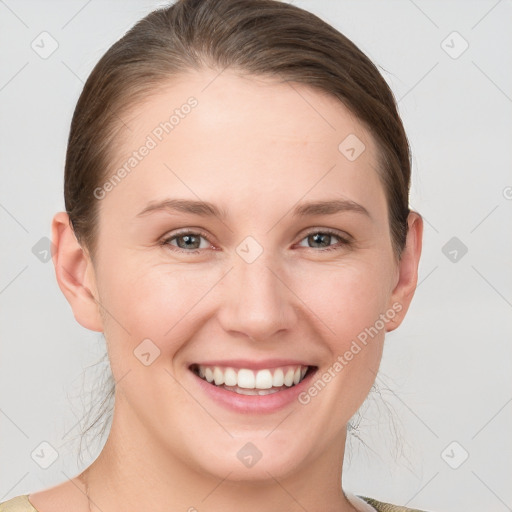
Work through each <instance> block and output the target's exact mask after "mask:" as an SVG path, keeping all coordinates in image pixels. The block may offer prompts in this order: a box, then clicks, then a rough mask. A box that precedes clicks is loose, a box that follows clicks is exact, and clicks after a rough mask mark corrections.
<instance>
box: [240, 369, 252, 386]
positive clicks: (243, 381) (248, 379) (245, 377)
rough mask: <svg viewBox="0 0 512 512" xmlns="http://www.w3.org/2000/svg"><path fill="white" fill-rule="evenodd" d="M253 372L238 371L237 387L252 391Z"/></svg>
mask: <svg viewBox="0 0 512 512" xmlns="http://www.w3.org/2000/svg"><path fill="white" fill-rule="evenodd" d="M255 381H256V379H255V377H254V372H253V371H251V370H245V369H243V370H238V387H239V388H244V389H254V388H255V387H256V386H255V385H254V384H255Z"/></svg>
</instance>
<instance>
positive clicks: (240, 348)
mask: <svg viewBox="0 0 512 512" xmlns="http://www.w3.org/2000/svg"><path fill="white" fill-rule="evenodd" d="M409 183H410V156H409V147H408V143H407V138H406V135H405V132H404V129H403V126H402V123H401V120H400V118H399V115H398V113H397V109H396V105H395V101H394V99H393V95H392V93H391V91H390V89H389V87H388V86H387V84H386V82H385V81H384V79H383V78H382V77H381V76H380V74H379V73H378V71H377V69H376V68H375V66H374V65H373V64H372V63H371V62H370V61H369V59H368V58H367V57H366V56H365V55H364V54H362V53H361V51H360V50H359V49H358V48H357V47H355V45H354V44H353V43H352V42H351V41H349V40H348V39H347V38H346V37H344V36H343V35H342V34H340V33H339V32H338V31H336V30H335V29H334V28H332V27H331V26H329V25H327V24H326V23H325V22H323V21H321V20H320V19H319V18H317V17H316V16H314V15H312V14H310V13H308V12H306V11H304V10H302V9H299V8H297V7H295V6H292V5H289V4H286V3H281V2H277V1H274V0H220V1H219V0H216V1H213V0H202V1H200V0H179V1H178V2H177V3H176V4H174V5H172V6H170V7H167V8H162V9H161V10H158V11H155V12H153V13H151V14H149V15H148V16H146V17H145V18H144V19H143V20H141V21H140V22H139V23H137V25H135V27H133V28H132V29H131V30H130V31H129V32H128V33H127V34H126V35H125V36H124V37H123V38H122V39H121V40H119V41H118V42H117V43H115V44H114V45H113V46H112V47H111V48H110V49H109V50H108V51H107V53H106V54H105V55H104V56H103V57H102V59H101V60H100V62H99V63H98V64H97V65H96V67H95V69H94V70H93V71H92V73H91V75H90V76H89V78H88V80H87V82H86V84H85V87H84V90H83V92H82V94H81V97H80V99H79V101H78V104H77V107H76V110H75V113H74V116H73V121H72V125H71V131H70V137H69V144H68V150H67V157H66V169H65V202H66V212H60V213H58V214H56V215H55V217H54V220H53V224H52V235H53V243H54V244H55V247H56V250H55V254H54V255H53V261H54V265H55V270H56V276H57V280H58V283H59V286H60V288H61V290H62V292H63V293H64V295H65V297H66V299H67V300H68V301H69V303H70V305H71V307H72V309H73V313H74V316H75V318H76V320H77V321H78V322H79V323H80V324H81V325H82V326H84V327H86V328H88V329H91V330H93V331H98V332H103V333H104V335H105V339H106V341H107V350H108V356H109V361H110V365H111V369H112V373H113V375H114V378H115V381H116V392H115V409H114V416H113V421H112V428H111V431H110V434H109V437H108V440H107V442H106V444H105V447H104V448H103V450H102V452H101V454H100V455H99V457H98V458H97V459H96V460H95V461H94V462H93V463H92V464H91V465H90V466H89V467H88V468H87V469H86V470H85V471H84V472H82V473H81V474H80V475H78V476H77V477H75V478H73V479H71V480H69V481H66V482H63V483H62V484H60V485H58V486H56V487H53V488H51V489H47V490H44V491H40V492H36V493H32V494H30V495H23V496H18V497H16V498H13V499H11V500H9V501H7V502H4V503H3V504H0V511H2V512H12V511H18V512H19V511H31V512H33V511H34V510H35V511H39V512H60V511H66V512H68V511H84V512H86V511H97V510H99V511H101V512H111V511H117V510H164V509H165V510H173V511H174V510H188V511H194V510H198V511H203V510H204V511H210V512H215V511H221V510H222V511H223V512H229V511H231V510H240V509H242V510H244V511H253V510H258V511H259V510H267V511H278V510H279V511H282V510H286V511H296V510H297V511H298V510H307V511H311V512H313V511H326V510H332V511H334V510H336V511H341V512H345V511H347V512H348V511H354V510H358V511H364V510H380V511H394V510H396V511H400V510H411V509H408V508H405V507H399V506H394V505H390V504H386V503H382V502H380V501H377V500H373V499H370V498H367V497H358V496H355V495H353V494H351V493H348V492H344V491H343V489H342V487H341V479H342V466H343V456H344V449H345V441H346V432H347V424H348V422H349V420H350V418H351V417H352V416H353V415H354V414H355V413H356V411H357V410H358V408H359V407H360V405H361V404H362V403H363V401H364V399H365V398H366V396H367V395H368V392H369V391H370V388H371V386H372V384H373V382H374V380H375V377H376V374H377V372H378V368H379V363H380V360H381V355H382V349H383V343H384V337H385V333H386V332H390V331H392V330H394V329H396V328H397V327H398V326H399V325H400V324H401V322H402V321H403V318H404V316H405V313H406V312H407V309H408V307H409V305H410V303H411V300H412V297H413V294H414V290H415V286H416V283H417V270H418V263H419V258H420V253H421V240H422V230H423V223H422V218H421V216H420V215H419V214H418V213H416V212H414V211H411V210H410V209H409V207H408V192H409Z"/></svg>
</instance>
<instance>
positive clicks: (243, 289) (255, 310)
mask: <svg viewBox="0 0 512 512" xmlns="http://www.w3.org/2000/svg"><path fill="white" fill-rule="evenodd" d="M267 263H268V262H266V261H265V262H264V261H263V259H261V260H260V259H258V261H255V262H254V263H251V264H247V263H245V262H239V265H237V267H238V268H236V269H233V270H234V271H233V272H231V273H230V274H231V275H230V276H228V279H227V281H226V282H225V283H224V292H225V293H223V295H222V297H223V299H222V304H221V307H220V310H219V320H220V323H221V324H222V326H223V328H224V330H226V331H227V332H229V331H230V332H231V333H234V332H237V333H238V334H243V335H245V337H247V339H249V340H250V341H251V342H253V343H255V342H259V341H261V340H268V339H270V338H271V337H272V336H274V335H276V334H277V333H278V332H280V331H283V330H287V329H290V328H291V327H292V326H293V325H294V324H295V323H296V318H295V309H294V307H293V303H292V302H293V295H292V294H290V293H289V291H288V289H287V287H286V286H284V285H283V283H281V282H280V279H278V278H277V277H276V275H275V270H271V269H270V268H269V267H268V266H267Z"/></svg>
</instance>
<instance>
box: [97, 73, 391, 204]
mask: <svg viewBox="0 0 512 512" xmlns="http://www.w3.org/2000/svg"><path fill="white" fill-rule="evenodd" d="M124 121H125V122H126V124H127V126H128V127H129V130H127V129H124V130H123V131H122V132H121V133H120V135H119V136H120V137H121V139H120V150H118V151H116V155H115V158H114V159H113V165H112V167H111V169H110V170H109V172H110V174H111V175H112V174H115V173H116V171H117V170H118V169H120V168H121V167H124V168H125V169H126V170H127V171H128V172H127V173H123V174H127V176H126V177H125V178H123V180H122V182H121V183H119V186H116V187H115V190H114V191H113V192H112V193H111V194H110V196H109V202H112V201H117V200H121V199H122V197H121V196H122V195H124V196H125V197H127V195H129V196H130V198H131V199H130V204H131V205H132V206H133V207H134V208H135V207H137V208H139V210H140V209H141V208H142V207H143V206H144V205H145V204H146V203H147V202H148V201H149V200H154V199H158V198H159V197H161V196H163V195H166V194H167V195H172V196H180V197H194V196H199V197H201V198H202V199H208V200H212V199H214V200H219V201H221V202H222V201H224V202H226V203H227V202H229V203H230V204H232V205H234V206H236V203H237V202H238V204H239V206H240V208H242V207H244V206H245V208H247V207H248V205H249V203H248V201H249V202H250V201H253V202H258V198H259V202H260V206H261V207H263V206H264V204H263V202H264V200H265V198H267V200H268V199H270V198H272V197H273V196H274V195H275V196H276V197H280V198H281V200H282V201H283V202H286V201H288V202H291V204H293V203H295V202H297V201H298V200H299V199H300V198H301V197H302V196H304V195H305V194H308V196H312V195H314V194H317V195H321V194H325V193H326V192H329V193H331V194H335V195H337V196H339V197H347V198H349V199H351V200H354V201H358V202H362V201H363V199H364V198H365V197H366V198H367V202H370V203H373V205H375V207H379V206H383V205H384V206H385V203H384V196H383V190H382V186H381V184H380V180H379V178H378V174H377V148H376V145H375V142H374V139H373V137H372V136H371V134H370V133H369V132H368V131H367V130H366V129H365V127H364V126H363V125H362V124H361V123H360V122H359V121H358V120H357V118H356V117H355V116H353V115H352V114H351V112H350V111H349V110H348V109H347V108H346V107H345V106H344V105H343V104H342V103H341V102H340V101H338V100H337V99H336V98H334V97H333V96H331V95H329V94H327V93H324V92H322V91H318V90H316V89H312V88H310V87H308V86H305V85H303V84H298V83H291V82H288V83H279V82H278V81H276V80H275V79H270V78H267V77H254V76H248V75H242V74H240V73H236V72H234V71H230V70H224V71H223V72H220V73H219V71H213V70H203V71H194V72H190V73H187V74H185V75H180V76H179V77H177V78H176V79H173V80H172V81H169V83H168V84H165V86H164V87H160V88H159V90H158V91H157V92H155V94H152V95H150V96H148V98H147V100H144V101H143V102H142V103H139V104H138V105H136V106H135V107H134V108H132V109H131V110H130V111H128V112H126V113H125V117H124ZM144 146H146V147H147V148H149V149H147V150H144ZM141 153H144V156H141V155H140V154H141ZM354 156H355V157H356V158H354ZM129 160H131V162H130V163H129V164H128V165H127V163H128V162H129ZM234 192H236V194H234ZM368 197H369V199H368ZM195 198H197V197H195ZM311 198H312V199H313V197H311ZM262 201H263V202H262ZM103 206H106V205H103ZM221 206H222V205H221Z"/></svg>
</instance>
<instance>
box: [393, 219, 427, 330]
mask: <svg viewBox="0 0 512 512" xmlns="http://www.w3.org/2000/svg"><path fill="white" fill-rule="evenodd" d="M407 225H408V230H407V240H406V244H405V247H404V250H403V251H402V255H401V257H400V261H399V262H398V269H397V280H396V284H395V288H394V289H393V293H392V294H391V297H390V303H389V308H390V309H392V310H393V311H396V312H397V313H396V315H395V317H394V318H393V319H392V320H390V321H389V322H388V323H387V324H386V331H387V332H390V331H393V330H395V329H396V328H397V327H398V326H399V325H400V324H401V323H402V321H403V319H404V317H405V314H406V313H407V310H408V309H409V306H410V304H411V301H412V298H413V296H414V292H415V291H416V285H417V282H418V266H419V262H420V256H421V246H422V239H423V218H422V217H421V215H420V214H419V213H417V212H414V211H411V212H410V213H409V216H408V218H407Z"/></svg>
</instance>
